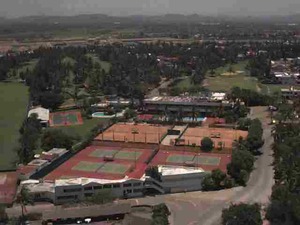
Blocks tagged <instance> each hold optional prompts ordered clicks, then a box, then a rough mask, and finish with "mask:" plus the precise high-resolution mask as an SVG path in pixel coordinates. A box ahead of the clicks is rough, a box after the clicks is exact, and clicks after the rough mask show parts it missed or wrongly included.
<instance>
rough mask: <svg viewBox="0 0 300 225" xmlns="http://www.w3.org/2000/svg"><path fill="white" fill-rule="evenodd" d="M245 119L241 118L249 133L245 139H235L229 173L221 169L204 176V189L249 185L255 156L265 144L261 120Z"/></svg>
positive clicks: (228, 167) (228, 166)
mask: <svg viewBox="0 0 300 225" xmlns="http://www.w3.org/2000/svg"><path fill="white" fill-rule="evenodd" d="M245 120H246V119H243V120H240V121H241V122H240V123H242V122H243V128H244V130H246V129H247V130H248V132H249V133H248V136H247V138H246V139H245V140H244V139H243V138H239V139H238V140H236V141H235V143H234V147H233V151H232V156H231V162H230V163H229V164H228V165H227V174H225V173H224V172H222V171H220V170H213V171H212V172H211V173H210V174H208V175H206V177H205V178H204V180H203V182H202V187H203V190H205V191H214V190H220V189H226V188H231V187H234V186H239V185H242V186H246V185H247V182H248V180H249V177H250V174H251V172H252V170H253V166H254V161H255V156H256V155H258V154H260V152H259V148H261V147H262V146H263V144H264V141H263V139H262V138H263V129H262V124H261V122H260V120H258V119H254V120H248V119H247V121H245ZM246 122H247V124H246V125H245V123H246Z"/></svg>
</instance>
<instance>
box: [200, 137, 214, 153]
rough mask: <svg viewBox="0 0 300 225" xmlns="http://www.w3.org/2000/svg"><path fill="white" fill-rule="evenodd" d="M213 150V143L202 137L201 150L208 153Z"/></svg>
mask: <svg viewBox="0 0 300 225" xmlns="http://www.w3.org/2000/svg"><path fill="white" fill-rule="evenodd" d="M213 148H214V142H213V141H212V140H211V139H210V138H209V137H204V138H203V139H202V140H201V150H202V151H205V152H210V151H212V150H213Z"/></svg>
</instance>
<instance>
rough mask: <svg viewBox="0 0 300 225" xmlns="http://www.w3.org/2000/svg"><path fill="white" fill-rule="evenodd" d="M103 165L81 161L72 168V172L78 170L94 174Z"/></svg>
mask: <svg viewBox="0 0 300 225" xmlns="http://www.w3.org/2000/svg"><path fill="white" fill-rule="evenodd" d="M103 164H104V163H100V162H99V163H98V162H97V163H95V162H86V161H81V162H79V163H78V164H77V165H76V166H73V167H72V170H79V171H85V172H96V170H97V169H99V168H100V167H101V166H102V165H103Z"/></svg>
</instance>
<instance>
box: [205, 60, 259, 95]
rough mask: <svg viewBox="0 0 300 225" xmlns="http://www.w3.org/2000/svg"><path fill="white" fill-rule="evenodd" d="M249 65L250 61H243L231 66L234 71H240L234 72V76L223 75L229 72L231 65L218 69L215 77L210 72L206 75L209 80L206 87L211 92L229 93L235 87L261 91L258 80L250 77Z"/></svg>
mask: <svg viewBox="0 0 300 225" xmlns="http://www.w3.org/2000/svg"><path fill="white" fill-rule="evenodd" d="M247 63H248V61H242V62H239V63H237V64H233V65H231V66H232V68H233V71H235V72H236V71H240V73H235V72H233V75H232V76H225V75H222V74H224V73H227V72H228V69H229V67H230V65H225V66H223V67H220V68H217V69H216V70H215V76H210V74H209V72H208V73H207V74H206V77H207V79H206V85H205V87H206V88H207V89H209V90H211V91H229V90H230V89H231V88H233V87H240V88H244V89H250V90H253V91H260V88H259V86H258V84H259V83H258V81H257V79H256V78H254V77H250V76H249V75H248V72H247V70H246V66H247ZM242 71H243V72H242Z"/></svg>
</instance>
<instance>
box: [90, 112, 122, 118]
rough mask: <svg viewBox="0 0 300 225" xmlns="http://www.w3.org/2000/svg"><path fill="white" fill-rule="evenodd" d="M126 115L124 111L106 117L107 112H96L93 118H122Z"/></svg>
mask: <svg viewBox="0 0 300 225" xmlns="http://www.w3.org/2000/svg"><path fill="white" fill-rule="evenodd" d="M123 115H124V111H122V112H120V113H117V114H112V115H106V114H105V112H95V113H93V114H92V117H93V118H113V117H122V116H123Z"/></svg>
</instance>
